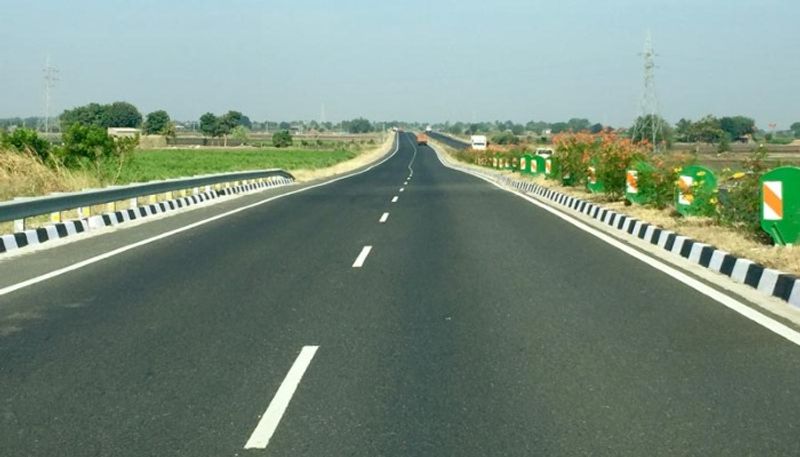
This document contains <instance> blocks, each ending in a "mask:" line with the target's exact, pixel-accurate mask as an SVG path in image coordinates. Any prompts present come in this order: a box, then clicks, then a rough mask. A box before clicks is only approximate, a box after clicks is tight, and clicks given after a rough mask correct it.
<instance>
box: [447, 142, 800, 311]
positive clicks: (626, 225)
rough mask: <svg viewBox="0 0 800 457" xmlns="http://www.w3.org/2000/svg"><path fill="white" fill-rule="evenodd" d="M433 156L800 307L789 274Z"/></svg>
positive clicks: (796, 284) (798, 284) (799, 293)
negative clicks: (583, 216) (588, 218)
mask: <svg viewBox="0 0 800 457" xmlns="http://www.w3.org/2000/svg"><path fill="white" fill-rule="evenodd" d="M436 153H437V154H439V157H440V158H441V159H442V161H445V160H447V162H448V163H449V165H450V166H451V167H453V168H456V169H461V170H463V171H468V172H470V173H479V174H481V175H483V176H484V177H486V178H489V179H491V180H493V181H495V182H497V183H499V184H502V185H504V186H506V187H511V188H514V189H516V190H518V191H520V192H523V193H525V194H529V195H531V196H535V197H538V198H541V199H545V200H548V201H550V202H551V203H552V204H555V205H559V206H563V207H566V208H567V209H570V210H572V211H575V212H577V213H582V214H584V215H587V216H589V217H591V218H592V219H595V220H597V221H600V222H602V223H603V224H605V225H607V226H609V227H611V228H612V229H614V230H618V231H620V232H625V233H626V234H627V235H628V236H633V237H636V238H639V239H640V240H643V241H645V242H647V243H649V244H652V245H654V246H658V247H659V248H660V249H663V250H665V251H668V252H670V253H671V254H672V255H677V256H680V257H683V258H684V259H686V260H688V261H690V262H692V263H694V264H697V265H700V266H702V267H704V268H707V269H709V270H711V271H713V272H715V273H720V274H723V275H725V276H728V277H729V278H731V279H732V280H733V281H735V282H737V283H740V284H745V285H747V286H750V287H751V288H753V289H756V290H757V291H759V292H761V293H762V294H765V295H768V296H771V297H775V298H778V299H780V300H782V301H784V302H787V303H788V304H790V305H791V306H793V307H795V308H800V279H798V278H797V277H796V276H794V275H792V274H789V273H785V272H781V271H777V270H772V269H769V268H766V267H764V266H763V265H760V264H758V263H756V262H753V261H752V260H749V259H744V258H740V257H737V256H734V255H732V254H730V253H728V252H725V251H722V250H720V249H718V248H716V247H714V246H710V245H708V244H705V243H701V242H699V241H696V240H694V239H692V238H689V237H686V236H682V235H679V234H677V233H674V232H671V231H669V230H665V229H662V228H661V227H658V226H656V225H654V224H650V223H648V222H644V221H640V220H637V219H634V218H632V217H630V216H627V215H623V214H618V213H616V212H614V211H611V210H608V209H606V208H603V207H602V206H600V205H597V204H595V203H591V202H588V201H585V200H581V199H578V198H575V197H571V196H567V195H565V194H562V193H560V192H557V191H554V190H552V189H549V188H547V187H544V186H541V185H539V184H536V183H531V182H529V181H522V180H518V179H514V178H513V177H510V176H508V175H504V174H500V173H497V172H493V171H492V170H484V169H473V168H470V167H466V166H464V165H462V164H460V163H457V162H455V161H454V160H451V159H450V158H449V157H446V156H445V157H442V156H443V154H442V153H441V152H440V151H438V150H436ZM581 208H583V209H581Z"/></svg>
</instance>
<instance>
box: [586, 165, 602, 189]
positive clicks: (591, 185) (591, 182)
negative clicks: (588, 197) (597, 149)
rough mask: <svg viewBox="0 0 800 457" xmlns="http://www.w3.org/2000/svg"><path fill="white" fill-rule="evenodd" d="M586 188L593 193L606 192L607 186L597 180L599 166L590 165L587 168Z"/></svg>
mask: <svg viewBox="0 0 800 457" xmlns="http://www.w3.org/2000/svg"><path fill="white" fill-rule="evenodd" d="M586 190H588V191H589V192H591V193H593V194H600V193H603V192H605V186H604V185H603V183H602V182H601V181H598V180H597V166H595V165H590V166H589V167H588V168H587V169H586Z"/></svg>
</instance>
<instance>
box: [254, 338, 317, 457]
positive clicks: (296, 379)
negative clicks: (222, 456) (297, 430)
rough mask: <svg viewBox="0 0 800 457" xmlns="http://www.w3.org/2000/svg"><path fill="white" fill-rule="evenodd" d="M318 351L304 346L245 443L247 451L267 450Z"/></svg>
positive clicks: (315, 348)
mask: <svg viewBox="0 0 800 457" xmlns="http://www.w3.org/2000/svg"><path fill="white" fill-rule="evenodd" d="M317 349H319V346H303V349H302V350H301V351H300V355H298V356H297V359H295V361H294V364H292V368H290V369H289V372H288V373H286V377H285V378H284V379H283V382H282V383H281V386H280V387H278V391H277V392H275V396H274V397H273V398H272V401H271V402H269V406H267V410H266V411H265V412H264V414H263V415H262V416H261V419H260V420H259V421H258V425H256V428H255V430H253V433H252V434H251V435H250V439H248V440H247V443H245V445H244V448H245V449H266V447H267V445H268V444H269V440H270V438H272V435H273V434H274V433H275V429H276V428H278V424H279V423H280V421H281V418H282V417H283V413H285V412H286V408H287V407H288V406H289V402H290V401H291V400H292V396H294V392H295V391H296V390H297V386H298V385H299V384H300V380H301V379H303V375H304V374H305V372H306V369H307V368H308V365H309V364H310V363H311V359H313V358H314V354H316V352H317Z"/></svg>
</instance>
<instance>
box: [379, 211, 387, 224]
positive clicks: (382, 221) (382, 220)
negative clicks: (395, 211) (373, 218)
mask: <svg viewBox="0 0 800 457" xmlns="http://www.w3.org/2000/svg"><path fill="white" fill-rule="evenodd" d="M387 219H389V213H383V215H382V216H381V218H380V220H378V222H380V223H381V224H384V223H386V220H387Z"/></svg>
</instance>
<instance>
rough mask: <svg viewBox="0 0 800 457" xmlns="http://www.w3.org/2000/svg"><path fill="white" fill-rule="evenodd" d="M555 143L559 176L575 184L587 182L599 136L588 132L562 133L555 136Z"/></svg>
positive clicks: (595, 154)
mask: <svg viewBox="0 0 800 457" xmlns="http://www.w3.org/2000/svg"><path fill="white" fill-rule="evenodd" d="M553 144H555V145H556V150H555V153H554V154H553V155H554V157H555V158H556V159H557V160H558V170H557V174H558V175H559V177H560V178H561V179H562V180H568V181H569V182H570V183H571V185H573V186H579V185H583V184H585V183H586V179H587V175H588V168H589V164H590V162H591V160H592V158H593V157H595V156H597V149H598V147H599V139H598V137H597V136H595V135H591V134H588V133H560V134H558V135H556V136H555V137H554V138H553Z"/></svg>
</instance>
